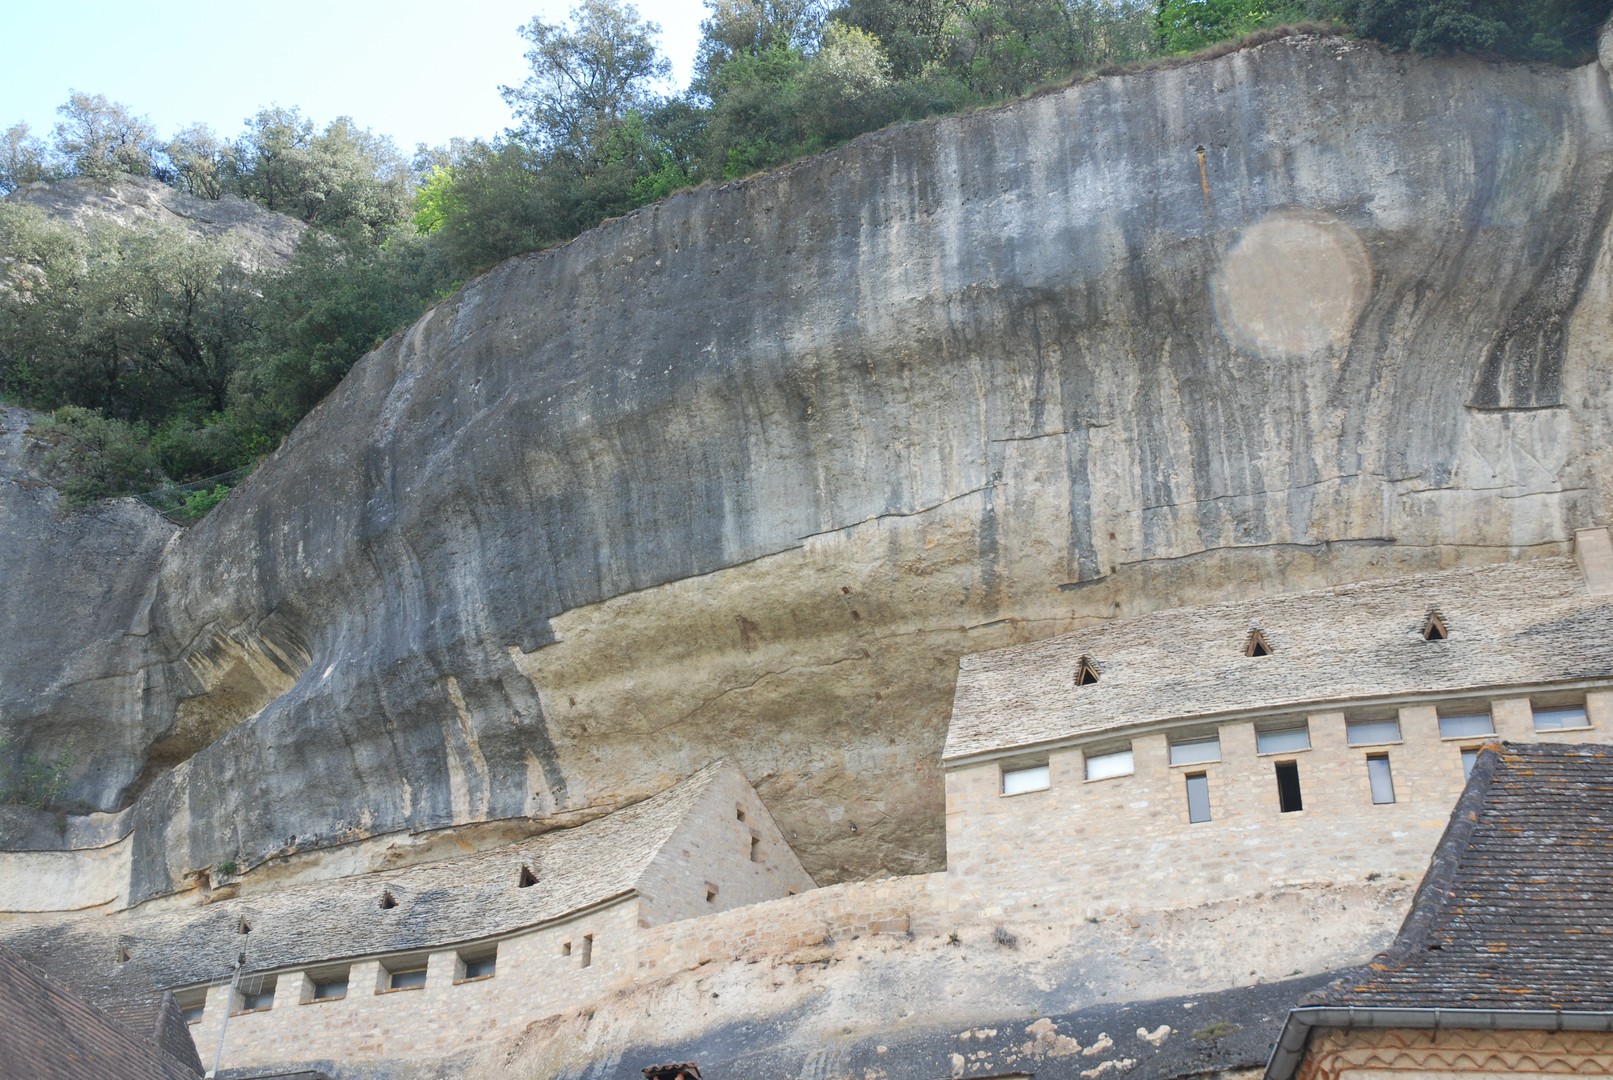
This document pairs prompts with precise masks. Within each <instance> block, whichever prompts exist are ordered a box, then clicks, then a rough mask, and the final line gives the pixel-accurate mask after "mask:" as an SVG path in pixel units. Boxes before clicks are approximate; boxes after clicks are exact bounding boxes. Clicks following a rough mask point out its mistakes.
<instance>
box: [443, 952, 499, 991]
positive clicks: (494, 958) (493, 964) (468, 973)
mask: <svg viewBox="0 0 1613 1080" xmlns="http://www.w3.org/2000/svg"><path fill="white" fill-rule="evenodd" d="M497 971H498V946H496V945H495V946H494V947H492V948H491V949H489V948H487V947H485V946H483V947H481V948H477V949H468V950H466V951H465V952H462V953H460V954H459V963H458V965H457V971H456V972H455V975H454V981H455V982H469V981H471V980H472V979H491V978H492V977H493V975H494V973H495V972H497Z"/></svg>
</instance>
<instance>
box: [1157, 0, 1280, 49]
mask: <svg viewBox="0 0 1613 1080" xmlns="http://www.w3.org/2000/svg"><path fill="white" fill-rule="evenodd" d="M1308 14H1309V12H1308V11H1307V9H1306V6H1305V4H1304V3H1303V2H1302V0H1160V5H1159V13H1158V15H1157V16H1156V18H1155V25H1156V26H1157V27H1158V32H1159V45H1160V48H1161V49H1162V50H1163V51H1164V52H1167V53H1188V52H1196V51H1197V50H1199V49H1202V48H1204V47H1205V46H1207V45H1213V44H1215V43H1216V42H1218V41H1226V40H1229V39H1231V38H1237V37H1242V36H1243V35H1244V34H1248V33H1251V32H1253V31H1255V30H1259V29H1261V28H1262V27H1266V26H1277V25H1280V24H1282V23H1286V22H1298V21H1301V20H1303V19H1304V18H1306V17H1307V15H1308Z"/></svg>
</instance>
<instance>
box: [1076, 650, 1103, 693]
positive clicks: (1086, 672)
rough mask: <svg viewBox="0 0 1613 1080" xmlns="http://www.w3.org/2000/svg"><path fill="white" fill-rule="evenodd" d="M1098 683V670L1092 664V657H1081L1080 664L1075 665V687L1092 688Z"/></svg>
mask: <svg viewBox="0 0 1613 1080" xmlns="http://www.w3.org/2000/svg"><path fill="white" fill-rule="evenodd" d="M1097 681H1098V669H1097V667H1096V665H1094V664H1093V663H1092V657H1090V656H1083V657H1081V661H1080V663H1078V664H1076V665H1075V685H1077V686H1091V685H1092V684H1093V683H1095V682H1097Z"/></svg>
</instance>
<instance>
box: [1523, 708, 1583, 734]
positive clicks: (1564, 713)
mask: <svg viewBox="0 0 1613 1080" xmlns="http://www.w3.org/2000/svg"><path fill="white" fill-rule="evenodd" d="M1529 711H1530V713H1531V714H1532V716H1531V719H1532V721H1533V723H1534V728H1535V731H1536V732H1548V731H1584V730H1585V729H1586V728H1589V727H1590V726H1591V712H1590V710H1589V709H1588V708H1586V707H1585V703H1584V702H1579V703H1577V704H1573V705H1542V706H1540V707H1539V708H1531V709H1530V710H1529ZM1571 716H1572V717H1577V718H1578V719H1580V720H1581V721H1582V723H1578V724H1562V723H1557V724H1551V725H1548V726H1546V727H1541V726H1540V720H1541V718H1542V717H1555V718H1559V719H1563V718H1567V717H1571Z"/></svg>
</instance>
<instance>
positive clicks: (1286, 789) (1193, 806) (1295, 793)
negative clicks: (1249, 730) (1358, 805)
mask: <svg viewBox="0 0 1613 1080" xmlns="http://www.w3.org/2000/svg"><path fill="white" fill-rule="evenodd" d="M1469 754H1473V755H1477V754H1478V749H1477V748H1474V749H1472V750H1463V751H1462V761H1463V763H1464V765H1465V766H1466V768H1468V769H1469V770H1471V769H1472V767H1473V765H1472V759H1471V758H1469V757H1468V755H1469ZM1275 771H1276V779H1277V809H1278V811H1279V812H1281V813H1284V814H1292V813H1294V812H1296V811H1299V810H1303V809H1305V799H1304V796H1303V794H1302V793H1301V791H1300V786H1299V765H1298V764H1297V763H1295V762H1292V761H1279V762H1277V763H1276V766H1275ZM1184 780H1185V782H1186V787H1187V820H1188V821H1189V822H1191V823H1193V824H1197V823H1199V822H1201V821H1209V820H1210V776H1209V774H1208V773H1201V772H1199V773H1188V774H1187V775H1186V776H1185V777H1184ZM1367 783H1368V785H1369V786H1370V788H1371V790H1372V801H1373V803H1374V804H1377V805H1383V804H1385V803H1392V802H1394V801H1395V777H1394V772H1393V771H1392V770H1391V769H1390V767H1389V755H1388V754H1368V755H1367Z"/></svg>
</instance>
